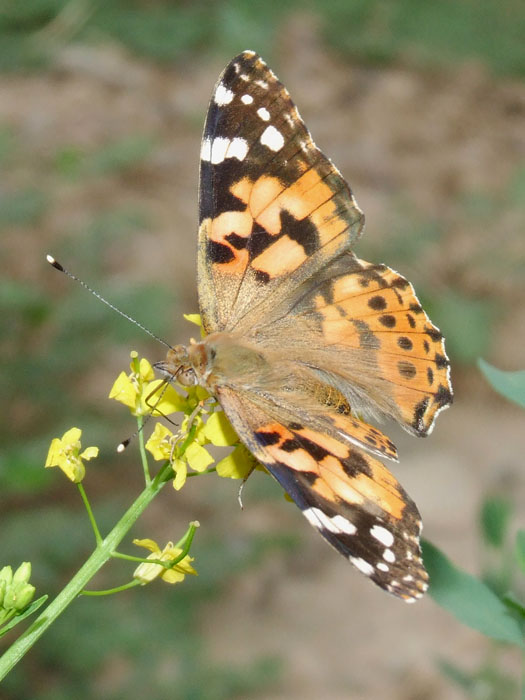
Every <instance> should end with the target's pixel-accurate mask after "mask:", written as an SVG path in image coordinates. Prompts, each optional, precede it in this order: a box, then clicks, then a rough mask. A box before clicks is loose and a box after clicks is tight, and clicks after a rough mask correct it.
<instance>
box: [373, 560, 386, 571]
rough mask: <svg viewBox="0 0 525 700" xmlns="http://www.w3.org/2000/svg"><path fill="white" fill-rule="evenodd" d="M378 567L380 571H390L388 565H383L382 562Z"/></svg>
mask: <svg viewBox="0 0 525 700" xmlns="http://www.w3.org/2000/svg"><path fill="white" fill-rule="evenodd" d="M376 567H377V568H378V569H379V571H389V568H388V564H383V562H382V561H380V562H379V564H376Z"/></svg>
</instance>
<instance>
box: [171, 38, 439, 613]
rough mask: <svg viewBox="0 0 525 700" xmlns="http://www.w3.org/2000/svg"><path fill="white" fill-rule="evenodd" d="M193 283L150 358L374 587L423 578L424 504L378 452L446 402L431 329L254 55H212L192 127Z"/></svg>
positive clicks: (423, 582) (390, 454) (411, 592)
mask: <svg viewBox="0 0 525 700" xmlns="http://www.w3.org/2000/svg"><path fill="white" fill-rule="evenodd" d="M199 214H200V224H199V241H198V290H199V305H200V310H201V314H202V320H203V325H204V329H205V331H206V333H207V335H206V337H205V338H204V339H203V340H202V341H200V342H193V343H192V344H190V345H189V346H182V345H179V346H176V347H174V348H173V349H172V350H170V351H169V352H168V354H167V358H166V361H165V362H162V363H159V365H158V366H159V368H160V369H161V370H162V371H163V372H164V373H165V374H167V375H168V376H171V377H175V378H178V380H179V381H182V382H183V383H185V384H187V385H191V384H196V383H198V384H201V385H202V386H203V387H205V388H206V389H207V390H208V391H209V392H210V393H211V394H213V395H214V396H215V397H216V398H217V399H218V401H219V402H220V404H221V406H222V408H223V410H224V411H225V413H226V415H227V416H228V418H229V420H230V421H231V423H232V425H233V427H234V428H235V429H236V430H237V433H238V434H239V436H240V439H241V440H242V442H243V443H244V444H245V445H246V447H247V448H248V449H249V450H250V451H251V452H252V453H253V455H254V456H255V457H256V458H257V460H259V462H261V463H262V464H263V465H264V466H265V467H266V468H267V469H268V471H269V472H270V473H271V474H272V475H273V476H274V477H275V478H276V479H277V481H278V482H279V483H280V484H281V486H282V487H283V488H284V489H285V491H286V492H287V493H288V494H289V495H290V496H291V498H292V499H293V500H294V501H295V503H296V504H297V505H298V506H299V508H300V509H301V511H302V512H303V515H304V516H305V517H306V518H307V520H308V521H309V522H310V523H311V524H312V525H313V526H314V527H315V528H317V529H318V530H319V532H320V533H321V535H322V536H323V537H324V538H325V539H326V540H327V541H328V542H329V543H330V544H331V545H333V546H334V547H335V549H337V551H339V552H340V553H341V554H342V555H343V556H345V557H347V558H348V559H349V560H350V561H351V562H352V564H354V565H355V566H356V567H357V569H359V571H361V572H362V573H363V574H365V575H366V576H368V577H369V578H370V579H371V580H372V581H374V582H375V583H376V584H378V585H379V586H380V587H381V588H383V589H385V590H386V591H388V592H390V593H393V594H394V595H396V596H398V597H400V598H402V599H404V600H405V601H407V602H413V601H415V600H416V599H417V598H419V597H421V596H422V595H423V593H424V592H425V590H426V589H427V586H428V575H427V573H426V571H425V569H424V566H423V562H422V559H421V551H420V545H419V535H420V531H421V518H420V515H419V512H418V510H417V508H416V505H415V504H414V502H413V501H412V500H411V499H410V497H409V496H408V494H407V493H406V492H405V491H404V489H403V488H402V486H401V485H400V484H399V483H398V481H397V480H396V479H395V477H394V476H393V475H392V474H391V473H390V471H389V470H388V469H387V468H386V467H385V466H384V464H383V462H382V461H381V460H382V459H385V458H386V459H390V460H397V452H396V448H395V446H394V444H393V443H392V442H391V440H390V439H389V438H388V437H387V436H386V435H384V434H383V433H382V432H381V431H380V430H379V429H378V428H377V427H374V426H372V425H370V424H369V423H368V421H369V420H372V419H378V418H381V417H389V418H392V419H394V420H395V421H397V422H398V423H400V424H401V425H402V426H403V428H405V429H406V430H407V431H408V432H410V433H412V434H413V435H418V436H425V435H427V434H428V433H430V431H431V430H432V427H433V425H434V421H435V419H436V416H437V414H438V413H439V412H440V411H441V410H442V409H443V408H445V407H446V406H448V405H449V404H450V403H451V402H452V387H451V384H450V378H449V361H448V359H447V356H446V354H445V347H444V342H443V337H442V335H441V333H440V332H439V330H438V329H437V328H436V327H435V326H434V325H432V323H431V322H430V320H429V318H428V316H427V315H426V313H425V312H424V310H423V309H422V307H421V305H420V303H419V301H418V299H417V297H416V295H415V292H414V289H413V287H412V285H411V284H410V283H409V282H408V281H407V280H406V279H405V278H404V277H402V276H401V275H399V274H398V273H397V272H394V271H393V270H391V269H390V268H388V267H386V266H385V265H378V264H372V263H368V262H365V261H363V260H359V259H358V258H357V257H356V256H355V254H354V253H353V250H352V249H353V247H354V244H355V243H356V241H357V240H358V238H359V236H360V235H361V233H362V231H363V223H364V217H363V214H362V212H361V210H360V209H359V207H358V206H357V204H356V201H355V199H354V197H353V195H352V192H351V190H350V188H349V186H348V185H347V183H346V182H345V180H344V179H343V177H342V176H341V174H340V173H339V171H338V170H337V169H336V168H335V167H334V165H332V163H331V162H330V160H328V158H326V156H324V155H323V154H322V153H321V151H320V150H319V149H318V148H317V147H316V146H315V144H314V143H313V141H312V139H311V137H310V134H309V132H308V130H307V129H306V126H305V124H304V122H303V121H302V119H301V117H300V116H299V113H298V111H297V108H296V107H295V105H294V103H293V102H292V100H291V98H290V95H289V94H288V91H287V90H286V89H285V87H284V86H283V85H282V84H281V83H280V82H279V81H278V79H277V78H276V76H275V75H274V74H273V72H272V71H271V70H270V69H269V68H268V67H267V66H266V64H265V63H264V61H263V60H262V59H261V58H260V57H259V56H258V55H257V54H255V53H254V52H253V51H244V52H243V53H242V54H240V55H239V56H237V57H236V58H234V59H233V60H232V61H231V62H230V63H229V65H228V66H227V67H226V68H225V70H224V72H223V73H222V75H221V76H220V78H219V81H218V83H217V85H216V87H215V91H214V93H213V97H212V100H211V102H210V106H209V110H208V115H207V119H206V125H205V128H204V135H203V140H202V150H201V164H200V191H199Z"/></svg>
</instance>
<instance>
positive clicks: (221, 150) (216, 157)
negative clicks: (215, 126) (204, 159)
mask: <svg viewBox="0 0 525 700" xmlns="http://www.w3.org/2000/svg"><path fill="white" fill-rule="evenodd" d="M229 145H230V139H225V138H223V137H222V136H216V137H215V138H214V139H213V143H212V145H211V158H210V160H211V162H212V163H213V164H214V165H217V164H218V163H222V161H223V160H224V159H225V157H226V151H227V150H228V146H229Z"/></svg>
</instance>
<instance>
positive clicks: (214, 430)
mask: <svg viewBox="0 0 525 700" xmlns="http://www.w3.org/2000/svg"><path fill="white" fill-rule="evenodd" d="M204 434H205V436H206V438H207V439H208V440H209V441H210V442H211V444H212V445H216V446H217V447H228V446H230V445H235V444H236V443H238V442H239V436H238V435H237V433H236V432H235V430H234V429H233V427H232V425H231V423H230V421H229V420H228V419H227V418H226V414H225V413H224V411H215V413H212V414H211V416H210V417H209V418H208V420H207V421H206V425H205V427H204Z"/></svg>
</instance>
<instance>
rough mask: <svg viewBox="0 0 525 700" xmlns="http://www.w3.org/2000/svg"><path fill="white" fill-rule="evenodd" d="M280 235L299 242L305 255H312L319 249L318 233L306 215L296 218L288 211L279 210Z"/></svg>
mask: <svg viewBox="0 0 525 700" xmlns="http://www.w3.org/2000/svg"><path fill="white" fill-rule="evenodd" d="M281 231H282V235H286V236H288V238H291V239H292V241H295V242H296V243H299V245H300V246H301V247H302V248H303V250H304V252H305V254H306V255H313V253H315V251H316V250H318V249H319V246H320V243H319V233H318V231H317V228H316V227H315V226H314V224H313V223H312V222H311V221H310V219H309V218H308V217H305V218H304V219H296V218H295V216H293V215H292V214H290V212H289V211H287V210H286V209H283V210H282V211H281Z"/></svg>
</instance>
